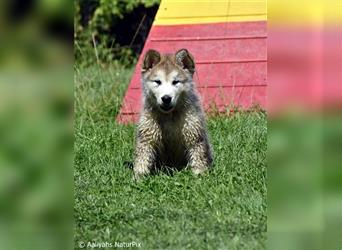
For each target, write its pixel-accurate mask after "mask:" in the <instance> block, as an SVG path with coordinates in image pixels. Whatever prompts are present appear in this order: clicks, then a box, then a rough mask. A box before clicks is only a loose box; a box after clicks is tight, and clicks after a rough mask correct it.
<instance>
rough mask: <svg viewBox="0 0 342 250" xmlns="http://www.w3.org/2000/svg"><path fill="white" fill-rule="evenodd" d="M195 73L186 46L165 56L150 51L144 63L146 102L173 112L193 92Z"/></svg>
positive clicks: (143, 76) (191, 58)
mask: <svg viewBox="0 0 342 250" xmlns="http://www.w3.org/2000/svg"><path fill="white" fill-rule="evenodd" d="M194 72H195V63H194V59H193V57H192V55H191V54H190V53H189V52H188V51H187V50H186V49H181V50H179V51H177V52H176V53H175V54H165V55H162V54H160V53H159V52H158V51H156V50H149V51H147V53H146V54H145V57H144V61H143V65H142V79H143V87H144V92H145V96H146V97H147V98H146V101H148V102H150V104H151V105H153V106H155V107H157V108H158V109H159V110H160V111H161V112H163V113H171V112H172V111H173V110H175V109H176V108H177V107H178V106H179V104H180V103H181V102H182V100H183V99H184V97H185V96H186V95H187V93H188V92H189V91H191V89H192V87H193V83H192V76H193V74H194Z"/></svg>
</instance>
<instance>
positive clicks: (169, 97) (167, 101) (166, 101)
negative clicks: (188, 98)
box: [161, 95, 172, 104]
mask: <svg viewBox="0 0 342 250" xmlns="http://www.w3.org/2000/svg"><path fill="white" fill-rule="evenodd" d="M161 99H162V101H163V103H164V104H170V102H171V99H172V98H171V96H169V95H164V96H162V98H161Z"/></svg>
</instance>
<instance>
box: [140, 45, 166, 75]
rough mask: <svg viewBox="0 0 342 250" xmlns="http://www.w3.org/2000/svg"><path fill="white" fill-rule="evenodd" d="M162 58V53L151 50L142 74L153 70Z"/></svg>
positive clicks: (145, 59)
mask: <svg viewBox="0 0 342 250" xmlns="http://www.w3.org/2000/svg"><path fill="white" fill-rule="evenodd" d="M160 59H161V56H160V53H159V52H158V51H156V50H153V49H150V50H149V51H147V52H146V54H145V57H144V61H143V65H142V69H141V72H142V73H144V72H146V71H147V70H149V69H152V68H153V67H154V66H156V65H157V64H158V63H159V62H160Z"/></svg>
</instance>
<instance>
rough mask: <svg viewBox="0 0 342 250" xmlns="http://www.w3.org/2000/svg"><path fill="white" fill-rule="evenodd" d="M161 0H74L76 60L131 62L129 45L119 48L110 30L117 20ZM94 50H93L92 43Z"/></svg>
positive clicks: (131, 55)
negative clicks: (141, 6)
mask: <svg viewBox="0 0 342 250" xmlns="http://www.w3.org/2000/svg"><path fill="white" fill-rule="evenodd" d="M159 2H160V0H128V1H127V0H84V1H75V16H74V25H75V27H74V41H75V60H76V63H78V64H80V65H91V64H93V62H94V60H96V61H100V62H101V63H104V64H106V63H109V62H112V61H113V60H118V61H120V63H121V64H129V63H132V62H134V60H135V58H134V55H133V53H132V50H131V49H130V48H122V47H120V46H119V44H118V43H116V41H115V34H112V33H110V29H111V28H112V27H115V25H116V24H117V22H118V21H119V20H122V19H124V18H125V15H126V14H128V13H130V12H132V11H133V10H134V8H136V7H137V6H139V5H143V6H145V7H146V8H148V7H151V6H154V5H156V4H159ZM95 45H96V47H97V52H95V51H94V46H95Z"/></svg>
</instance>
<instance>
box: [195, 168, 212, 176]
mask: <svg viewBox="0 0 342 250" xmlns="http://www.w3.org/2000/svg"><path fill="white" fill-rule="evenodd" d="M191 170H192V173H193V174H194V175H201V174H204V173H205V172H206V171H207V170H208V168H207V167H192V168H191Z"/></svg>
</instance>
